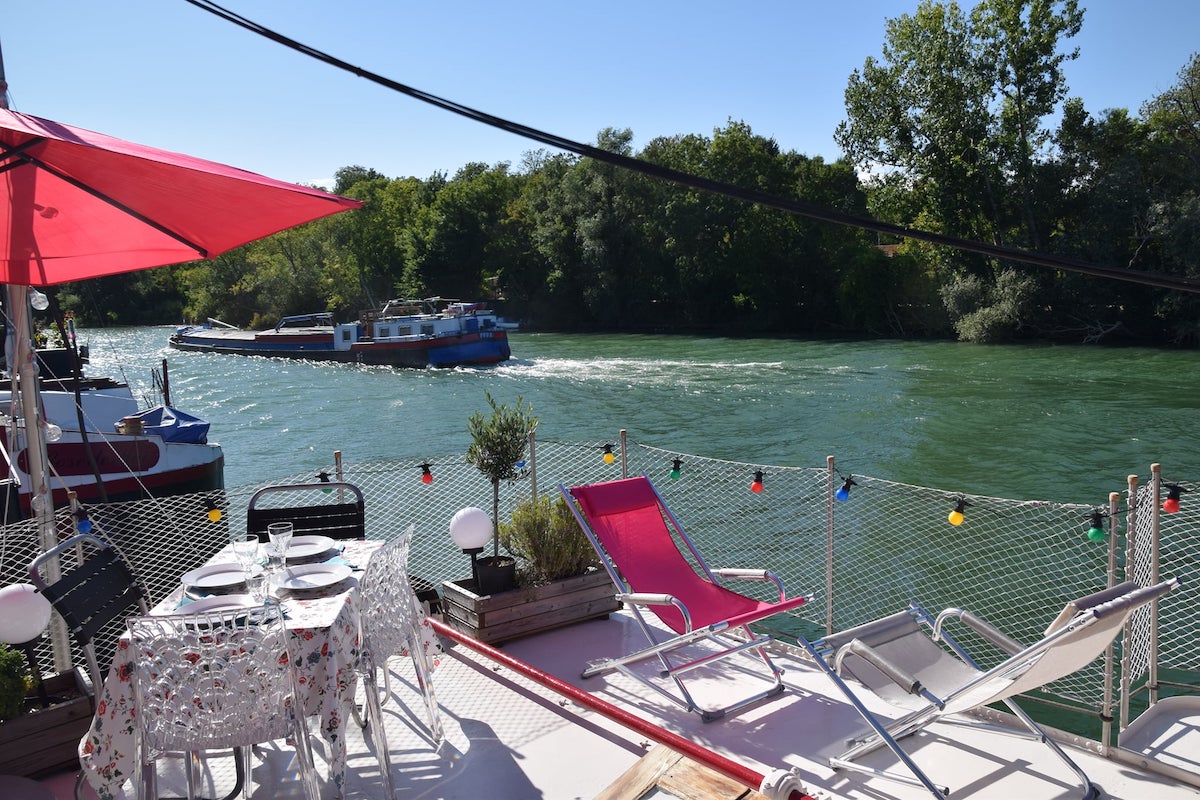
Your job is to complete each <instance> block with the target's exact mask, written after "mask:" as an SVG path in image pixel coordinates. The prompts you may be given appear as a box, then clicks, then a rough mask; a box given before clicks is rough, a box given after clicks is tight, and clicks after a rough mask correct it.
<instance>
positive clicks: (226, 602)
mask: <svg viewBox="0 0 1200 800" xmlns="http://www.w3.org/2000/svg"><path fill="white" fill-rule="evenodd" d="M261 605H262V601H260V600H255V599H254V597H253V596H252V595H248V594H223V595H219V596H217V597H202V598H200V599H199V600H193V601H192V602H190V603H184V604H183V605H181V606H180V607H179V608H177V609H175V611H173V612H172V613H174V614H206V613H208V612H215V611H238V610H240V609H243V608H258V607H259V606H261Z"/></svg>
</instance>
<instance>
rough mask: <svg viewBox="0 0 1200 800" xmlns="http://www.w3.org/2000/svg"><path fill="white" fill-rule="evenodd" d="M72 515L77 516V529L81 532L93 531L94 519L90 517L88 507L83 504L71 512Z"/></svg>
mask: <svg viewBox="0 0 1200 800" xmlns="http://www.w3.org/2000/svg"><path fill="white" fill-rule="evenodd" d="M71 516H73V517H75V530H77V531H79V532H80V533H91V532H92V520H91V519H89V518H88V512H87V509H86V508H84V507H83V506H80V507H79V508H77V509H75V510H74V511H72V512H71Z"/></svg>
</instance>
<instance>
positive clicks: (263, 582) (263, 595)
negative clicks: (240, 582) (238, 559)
mask: <svg viewBox="0 0 1200 800" xmlns="http://www.w3.org/2000/svg"><path fill="white" fill-rule="evenodd" d="M267 586H268V576H267V573H266V572H263V571H262V570H259V571H257V572H247V573H246V589H247V590H248V591H249V592H250V596H251V597H253V598H254V600H255V602H258V603H262V602H265V601H266V599H267Z"/></svg>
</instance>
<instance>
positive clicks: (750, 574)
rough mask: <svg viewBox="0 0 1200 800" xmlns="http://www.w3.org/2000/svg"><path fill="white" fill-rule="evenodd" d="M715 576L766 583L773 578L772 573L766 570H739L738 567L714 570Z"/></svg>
mask: <svg viewBox="0 0 1200 800" xmlns="http://www.w3.org/2000/svg"><path fill="white" fill-rule="evenodd" d="M713 574H714V575H720V576H721V577H722V578H742V579H744V580H748V581H765V580H769V579H770V578H771V573H769V572H767V571H766V570H765V569H739V568H737V567H721V568H720V569H714V570H713Z"/></svg>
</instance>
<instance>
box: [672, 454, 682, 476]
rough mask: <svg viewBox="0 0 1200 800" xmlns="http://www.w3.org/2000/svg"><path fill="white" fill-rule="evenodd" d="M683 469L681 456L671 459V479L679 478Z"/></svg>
mask: <svg viewBox="0 0 1200 800" xmlns="http://www.w3.org/2000/svg"><path fill="white" fill-rule="evenodd" d="M682 471H683V459H680V458H674V459H671V480H673V481H677V480H679V475H680V474H681V473H682Z"/></svg>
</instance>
